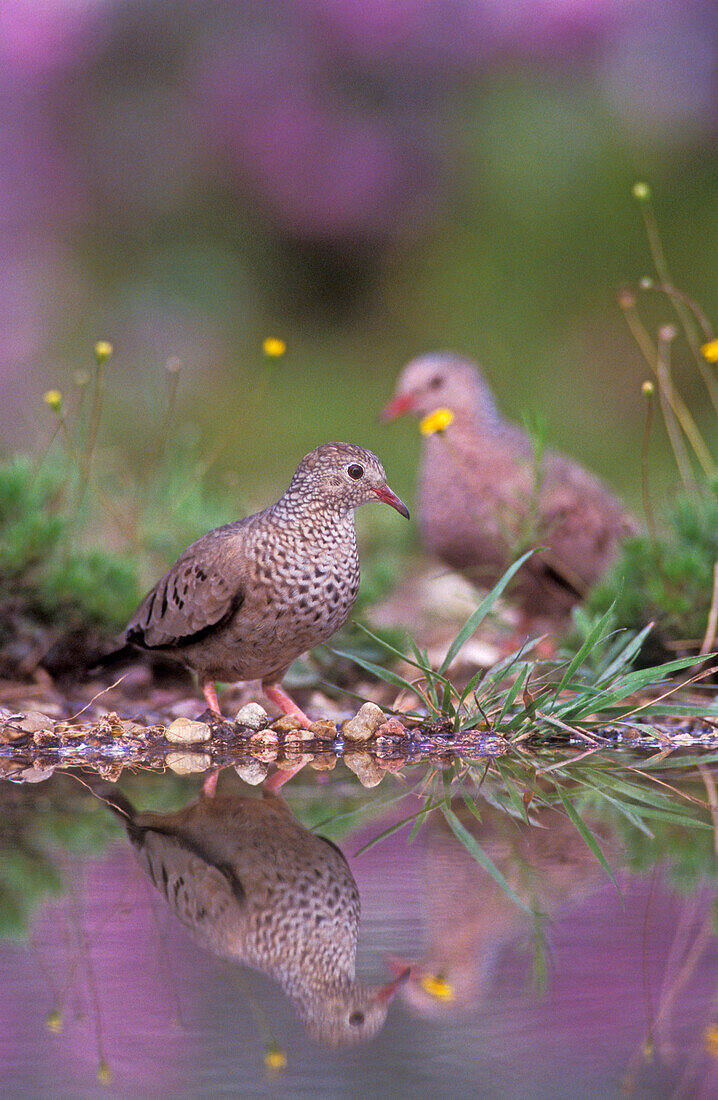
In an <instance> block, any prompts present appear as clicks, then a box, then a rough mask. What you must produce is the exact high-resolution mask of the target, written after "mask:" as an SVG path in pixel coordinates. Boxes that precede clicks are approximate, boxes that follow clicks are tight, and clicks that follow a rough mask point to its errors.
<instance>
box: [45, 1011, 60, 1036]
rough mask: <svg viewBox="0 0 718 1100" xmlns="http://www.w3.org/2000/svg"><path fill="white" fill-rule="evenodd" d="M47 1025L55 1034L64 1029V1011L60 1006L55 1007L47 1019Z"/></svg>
mask: <svg viewBox="0 0 718 1100" xmlns="http://www.w3.org/2000/svg"><path fill="white" fill-rule="evenodd" d="M45 1027H46V1028H47V1030H48V1031H51V1032H52V1033H53V1035H57V1034H58V1032H60V1031H62V1013H61V1012H60V1009H59V1008H54V1009H53V1010H52V1012H51V1013H50V1015H49V1016H48V1017H47V1019H46V1020H45Z"/></svg>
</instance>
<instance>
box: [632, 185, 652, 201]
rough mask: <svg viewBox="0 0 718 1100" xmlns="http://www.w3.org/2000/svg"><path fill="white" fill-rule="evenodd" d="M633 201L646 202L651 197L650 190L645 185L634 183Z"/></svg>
mask: <svg viewBox="0 0 718 1100" xmlns="http://www.w3.org/2000/svg"><path fill="white" fill-rule="evenodd" d="M632 193H633V197H634V199H638V201H639V202H648V200H649V199H650V197H651V189H650V187H649V186H648V184H647V183H643V182H641V183H634V185H633V188H632Z"/></svg>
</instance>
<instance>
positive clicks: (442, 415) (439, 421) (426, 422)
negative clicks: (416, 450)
mask: <svg viewBox="0 0 718 1100" xmlns="http://www.w3.org/2000/svg"><path fill="white" fill-rule="evenodd" d="M453 419H454V414H453V413H452V411H451V409H434V411H433V413H429V415H428V416H425V417H424V419H423V420H420V421H419V431H420V432H421V434H422V435H433V434H434V432H443V431H445V429H446V428H448V427H449V424H451V422H452V421H453Z"/></svg>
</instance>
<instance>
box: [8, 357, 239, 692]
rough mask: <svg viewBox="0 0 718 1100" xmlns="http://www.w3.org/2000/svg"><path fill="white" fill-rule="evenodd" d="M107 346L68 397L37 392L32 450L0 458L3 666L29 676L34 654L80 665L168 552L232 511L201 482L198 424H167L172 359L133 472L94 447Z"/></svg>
mask: <svg viewBox="0 0 718 1100" xmlns="http://www.w3.org/2000/svg"><path fill="white" fill-rule="evenodd" d="M111 356H112V348H111V346H110V345H109V344H107V343H106V342H104V341H100V342H99V343H98V344H97V345H96V347H95V373H94V380H93V379H92V377H91V376H90V375H89V374H88V373H87V372H84V371H83V372H76V388H75V394H74V399H73V400H71V401H70V402H69V403H68V402H66V400H65V399H64V398H63V395H62V393H61V392H60V391H59V390H48V391H47V393H45V395H44V403H45V405H46V406H47V407H48V409H49V410H50V413H51V414H52V417H53V424H54V430H53V432H52V435H51V438H50V440H49V442H48V444H47V446H46V448H45V451H44V453H43V454H42V455H40V456H28V455H16V456H11V457H9V458H6V459H4V460H1V461H0V652H2V660H0V673H2V674H3V675H7V676H11V677H12V676H18V675H20V676H23V675H27V674H30V673H32V671H33V669H34V667H35V666H36V665H37V664H38V662H40V661H43V662H45V663H46V667H49V668H51V671H58V669H57V668H55V666H54V664H53V661H54V658H48V656H47V655H48V653H50V652H58V651H63V650H64V653H63V657H62V666H63V668H62V670H63V671H70V670H71V668H72V667H73V661H74V663H75V664H76V665H77V667H78V668H81V667H84V664H85V663H86V660H87V658H88V657H90V658H91V656H92V654H93V652H94V653H96V652H97V643H98V641H99V639H100V637H101V636H102V635H110V634H115V633H116V632H117V631H118V630H119V629H120V628H121V627H122V626H123V625H124V624H125V623H126V621H127V619H128V617H129V616H130V615H131V613H132V611H133V610H134V608H135V607H136V606H137V604H138V603H139V601H140V599H141V598H142V595H143V593H144V591H145V589H146V587H147V586H148V584H149V583H150V581H151V580H152V579H154V578H155V577H156V576H157V574H158V573H159V572H161V571H162V570H163V569H165V568H166V567H167V565H169V564H170V562H171V561H172V560H173V559H174V558H175V557H176V556H177V554H178V553H179V551H180V550H182V549H184V547H185V546H186V545H187V544H188V543H190V542H192V541H193V540H194V539H195V538H197V537H198V536H199V535H200V534H203V533H204V532H205V531H207V530H208V529H209V528H211V527H214V526H217V525H218V524H220V523H223V522H226V521H227V520H228V519H230V518H235V517H234V515H232V516H230V515H228V514H227V507H226V504H225V502H224V501H221V502H220V500H219V498H218V496H217V495H216V494H213V493H210V492H208V491H207V487H206V480H205V476H204V475H205V474H206V472H207V467H208V464H207V462H206V461H205V463H204V465H202V464H201V463H200V461H199V458H198V444H199V439H198V433H197V432H196V431H193V429H192V426H191V425H179V426H178V425H175V424H174V423H173V413H174V406H175V395H176V386H177V373H178V369H177V366H176V365H175V362H174V361H172V369H171V371H170V370H169V368H168V377H169V379H170V387H169V401H168V406H167V409H166V411H165V413H164V417H163V420H162V423H161V426H160V432H159V439H160V446H159V447H158V449H157V452H156V453H155V455H154V458H153V460H152V462H151V464H150V468H149V470H147V471H145V476H144V477H143V478H142V479H141V481H140V480H139V479H136V478H134V477H132V476H131V473H130V471H129V470H128V467H127V461H126V458H122V457H121V456H118V455H115V453H114V452H113V451H112V450H111V449H110V448H105V449H104V450H101V451H99V453H96V452H97V450H98V446H99V443H100V441H101V439H102V433H101V430H100V428H101V417H102V403H103V398H104V394H105V392H106V371H107V364H108V360H109V359H110V358H111ZM78 379H79V380H78ZM68 404H69V405H71V406H72V408H68ZM160 415H162V414H160ZM68 639H71V640H72V641H71V644H68ZM71 651H72V652H71ZM75 651H76V652H75ZM73 652H74V656H73ZM48 661H49V662H50V663H49V664H48V663H47V662H48ZM68 662H69V663H68Z"/></svg>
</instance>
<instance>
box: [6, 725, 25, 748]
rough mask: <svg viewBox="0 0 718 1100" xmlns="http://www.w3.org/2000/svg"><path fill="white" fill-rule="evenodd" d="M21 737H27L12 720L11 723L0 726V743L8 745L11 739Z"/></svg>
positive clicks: (16, 739)
mask: <svg viewBox="0 0 718 1100" xmlns="http://www.w3.org/2000/svg"><path fill="white" fill-rule="evenodd" d="M21 737H27V733H26V732H25V730H21V729H20V727H19V726H16V725H15V723H14V722H13V724H12V725H9V724H8V725H7V726H3V727H2V728H0V745H9V744H11V743H12V742H13V741H19V740H20V738H21Z"/></svg>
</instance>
